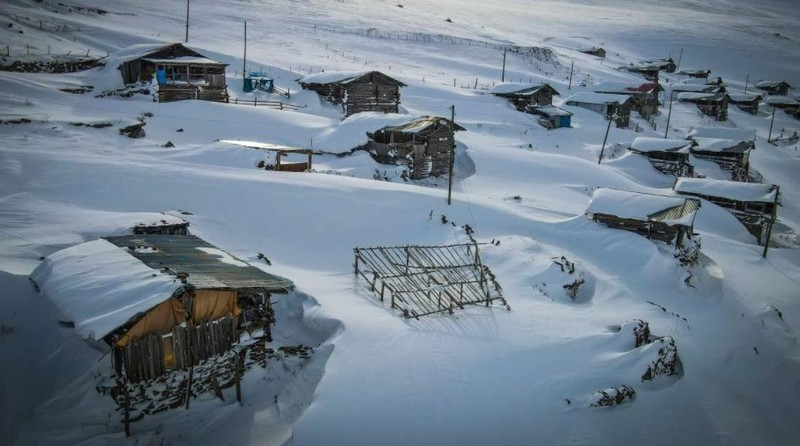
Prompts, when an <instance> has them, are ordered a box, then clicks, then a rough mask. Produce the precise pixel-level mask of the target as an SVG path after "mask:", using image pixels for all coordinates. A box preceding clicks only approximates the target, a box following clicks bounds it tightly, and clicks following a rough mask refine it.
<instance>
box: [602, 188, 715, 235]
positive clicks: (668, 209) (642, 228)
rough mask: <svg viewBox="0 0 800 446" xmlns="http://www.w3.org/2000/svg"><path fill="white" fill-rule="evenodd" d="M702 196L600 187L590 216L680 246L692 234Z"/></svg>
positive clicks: (604, 222) (608, 224)
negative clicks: (686, 196) (693, 197)
mask: <svg viewBox="0 0 800 446" xmlns="http://www.w3.org/2000/svg"><path fill="white" fill-rule="evenodd" d="M699 208H700V200H697V199H692V198H685V197H676V196H670V197H667V196H661V195H651V194H643V193H638V192H628V191H621V190H616V189H605V188H599V189H597V190H595V191H594V194H592V201H591V202H589V207H588V208H587V209H586V216H587V217H588V218H589V219H590V220H592V221H596V222H598V223H601V224H603V225H605V226H608V227H610V228H615V229H623V230H625V231H631V232H635V233H637V234H639V235H642V236H644V237H647V238H649V239H653V240H659V241H662V242H665V243H669V244H674V245H675V246H676V247H680V246H682V244H683V241H684V239H685V238H687V237H688V238H691V237H692V233H693V231H694V218H695V215H696V214H697V210H698V209H699Z"/></svg>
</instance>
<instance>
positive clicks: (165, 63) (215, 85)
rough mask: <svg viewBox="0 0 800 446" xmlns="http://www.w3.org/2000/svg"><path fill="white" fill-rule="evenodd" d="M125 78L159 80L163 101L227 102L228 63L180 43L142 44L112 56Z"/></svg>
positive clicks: (110, 60)
mask: <svg viewBox="0 0 800 446" xmlns="http://www.w3.org/2000/svg"><path fill="white" fill-rule="evenodd" d="M108 64H111V65H113V66H114V67H115V68H118V69H119V71H120V73H121V75H122V81H123V82H124V83H125V84H132V83H135V82H138V81H145V82H150V81H152V80H153V78H155V79H156V81H157V83H158V100H159V102H169V101H178V100H183V99H201V100H206V101H217V102H227V100H228V90H227V84H226V81H225V67H227V66H228V64H226V63H222V62H217V61H215V60H212V59H209V58H207V57H205V56H204V55H202V54H200V53H199V52H197V51H195V50H193V49H191V48H189V47H186V46H184V45H183V44H180V43H172V44H139V45H132V46H130V47H127V48H125V49H123V50H121V51H119V52H117V53H116V54H114V55H112V56H111V57H110V58H109V61H108Z"/></svg>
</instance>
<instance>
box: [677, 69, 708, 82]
mask: <svg viewBox="0 0 800 446" xmlns="http://www.w3.org/2000/svg"><path fill="white" fill-rule="evenodd" d="M678 74H680V75H683V76H689V77H693V78H695V79H708V76H710V75H711V70H702V69H695V68H685V69H682V70H681V71H678Z"/></svg>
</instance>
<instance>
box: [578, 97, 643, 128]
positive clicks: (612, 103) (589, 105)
mask: <svg viewBox="0 0 800 446" xmlns="http://www.w3.org/2000/svg"><path fill="white" fill-rule="evenodd" d="M564 104H566V105H572V106H575V107H581V108H585V109H588V110H592V111H595V112H597V113H600V114H602V115H603V116H605V118H606V119H607V120H611V119H613V120H615V121H616V124H617V127H619V128H625V127H628V126H629V125H630V120H631V109H632V108H633V106H634V103H633V98H631V97H630V96H628V95H623V94H604V93H591V92H584V93H576V94H574V95H572V96H570V97H568V98H567V99H566V100H565V101H564Z"/></svg>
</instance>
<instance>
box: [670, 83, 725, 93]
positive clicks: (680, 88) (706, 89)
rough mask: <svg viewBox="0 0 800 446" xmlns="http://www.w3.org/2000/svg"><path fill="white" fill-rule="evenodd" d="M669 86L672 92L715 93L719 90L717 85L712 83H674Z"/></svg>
mask: <svg viewBox="0 0 800 446" xmlns="http://www.w3.org/2000/svg"><path fill="white" fill-rule="evenodd" d="M671 88H672V91H674V92H693V93H716V92H717V91H719V85H714V84H674V85H672V87H671Z"/></svg>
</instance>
